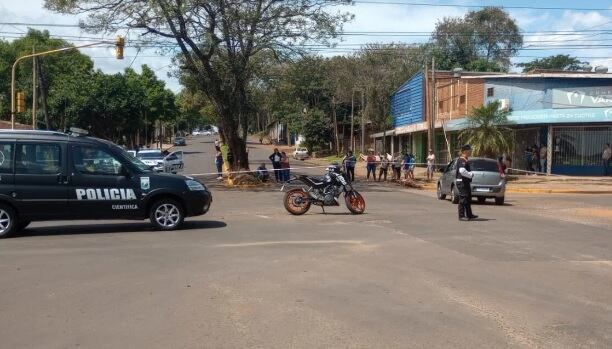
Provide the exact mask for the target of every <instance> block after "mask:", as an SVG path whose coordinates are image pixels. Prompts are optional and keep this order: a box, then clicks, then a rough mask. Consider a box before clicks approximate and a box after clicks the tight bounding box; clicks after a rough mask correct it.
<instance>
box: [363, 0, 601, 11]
mask: <svg viewBox="0 0 612 349" xmlns="http://www.w3.org/2000/svg"><path fill="white" fill-rule="evenodd" d="M353 2H354V3H356V4H368V5H401V6H423V7H459V8H478V9H481V8H488V7H501V8H503V9H510V10H550V11H612V8H605V7H604V8H597V7H590V8H585V7H582V8H580V7H556V6H550V7H549V6H544V7H537V6H505V5H501V4H500V5H498V6H495V5H489V6H486V5H462V4H439V3H425V2H407V1H367V0H355V1H353Z"/></svg>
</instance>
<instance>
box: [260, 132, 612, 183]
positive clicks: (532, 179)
mask: <svg viewBox="0 0 612 349" xmlns="http://www.w3.org/2000/svg"><path fill="white" fill-rule="evenodd" d="M257 147H269V148H270V151H272V149H273V148H279V149H280V150H281V151H282V150H284V151H286V152H288V154H292V153H293V150H294V147H287V146H274V145H260V144H257ZM289 151H290V152H291V153H289ZM304 163H305V164H311V165H313V166H324V165H329V163H328V161H326V160H325V159H315V158H309V159H307V160H305V161H304ZM377 170H378V169H377ZM377 174H378V173H377ZM414 175H415V178H416V181H415V184H416V186H417V187H420V188H419V189H420V190H431V191H435V190H436V185H437V182H438V177H439V176H440V173H439V172H436V173H435V174H434V179H433V180H432V181H430V182H428V181H427V180H426V177H427V176H426V172H425V168H423V167H417V168H415V171H414ZM365 176H366V167H365V163H364V162H363V161H358V162H357V166H356V167H355V177H358V179H359V180H365ZM391 176H392V174H391V169H389V173H388V175H387V178H390V177H391ZM402 176H403V174H402ZM387 183H388V184H396V185H398V186H399V183H394V182H392V181H387ZM506 192H508V193H532V194H612V177H570V176H515V175H513V176H509V177H508V182H507V184H506Z"/></svg>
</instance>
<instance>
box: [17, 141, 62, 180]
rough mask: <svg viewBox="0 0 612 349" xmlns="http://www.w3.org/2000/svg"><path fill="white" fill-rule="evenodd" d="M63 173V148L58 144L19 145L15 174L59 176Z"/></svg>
mask: <svg viewBox="0 0 612 349" xmlns="http://www.w3.org/2000/svg"><path fill="white" fill-rule="evenodd" d="M60 172H61V148H60V146H59V145H58V144H45V143H38V144H17V149H16V153H15V173H17V174H57V173H60Z"/></svg>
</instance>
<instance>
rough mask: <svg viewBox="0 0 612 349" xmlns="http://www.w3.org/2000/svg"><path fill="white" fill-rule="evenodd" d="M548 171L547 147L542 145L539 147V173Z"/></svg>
mask: <svg viewBox="0 0 612 349" xmlns="http://www.w3.org/2000/svg"><path fill="white" fill-rule="evenodd" d="M547 169H548V147H546V146H545V145H544V144H542V145H541V146H540V172H547Z"/></svg>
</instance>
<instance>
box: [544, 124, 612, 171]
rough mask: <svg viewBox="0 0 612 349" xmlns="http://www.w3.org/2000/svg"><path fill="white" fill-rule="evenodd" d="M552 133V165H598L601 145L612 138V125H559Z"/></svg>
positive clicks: (599, 163)
mask: <svg viewBox="0 0 612 349" xmlns="http://www.w3.org/2000/svg"><path fill="white" fill-rule="evenodd" d="M553 134H554V138H553V165H555V166H600V165H601V152H602V150H603V145H604V144H605V143H607V142H609V141H610V139H612V127H609V126H601V127H599V126H593V127H559V128H555V129H554V131H553Z"/></svg>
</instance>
